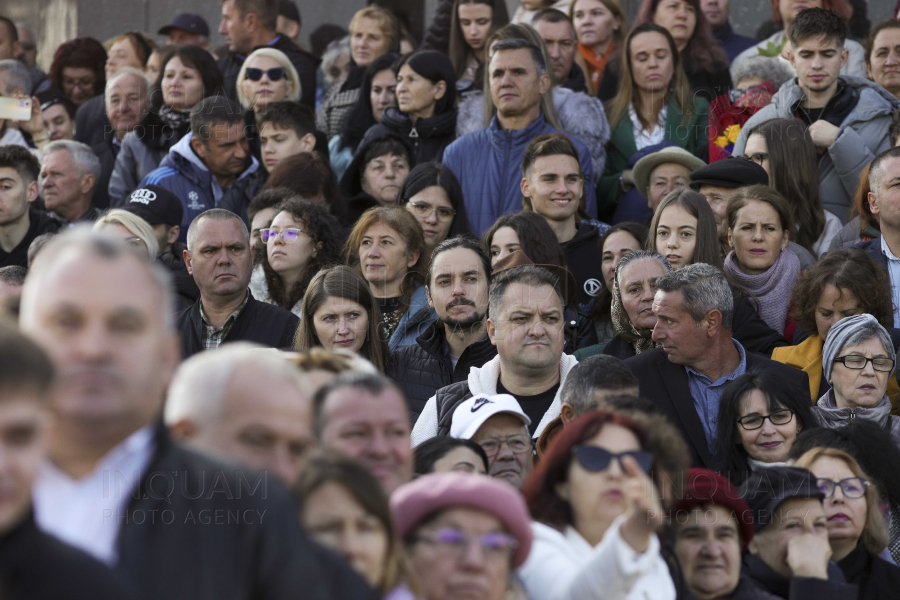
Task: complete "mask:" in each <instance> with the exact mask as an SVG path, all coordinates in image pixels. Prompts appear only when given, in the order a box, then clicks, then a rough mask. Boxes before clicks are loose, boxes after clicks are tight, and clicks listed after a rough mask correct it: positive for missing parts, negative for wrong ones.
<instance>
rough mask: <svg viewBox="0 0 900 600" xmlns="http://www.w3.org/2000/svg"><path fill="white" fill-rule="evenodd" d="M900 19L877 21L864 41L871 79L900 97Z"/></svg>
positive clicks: (867, 69) (867, 70) (867, 68)
mask: <svg viewBox="0 0 900 600" xmlns="http://www.w3.org/2000/svg"><path fill="white" fill-rule="evenodd" d="M898 48H900V21H898V20H897V19H886V20H884V21H881V22H880V23H876V24H875V26H874V27H872V29H871V31H869V36H868V37H867V38H866V40H865V42H863V50H864V51H865V53H866V72H867V73H868V74H869V79H871V80H872V81H874V82H875V83H877V84H878V85H880V86H881V87H883V88H884V89H886V90H887V91H889V92H890V93H892V94H893V95H895V96H897V97H898V98H900V52H898Z"/></svg>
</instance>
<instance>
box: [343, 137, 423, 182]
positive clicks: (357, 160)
mask: <svg viewBox="0 0 900 600" xmlns="http://www.w3.org/2000/svg"><path fill="white" fill-rule="evenodd" d="M385 138H393V139H395V140H398V141H400V143H402V144H403V145H404V146H405V147H406V150H407V152H408V153H409V157H410V163H412V161H413V160H415V152H414V151H413V147H412V143H411V142H410V139H409V138H408V137H406V136H404V135H400V134H399V133H397V132H396V131H394V130H392V129H389V128H387V127H385V126H384V125H382V124H378V125H373V126H372V127H369V130H368V131H367V132H366V135H364V136H363V139H362V141H361V142H360V143H359V146H357V148H356V154H355V155H354V156H353V161H352V162H351V163H350V166H349V167H347V170H346V171H344V176H343V177H341V189H342V190H344V194H346V195H347V197H350V198H352V197H354V196H356V195H357V194H359V192H361V191H362V169H363V166H364V165H363V160H364V159H365V157H366V151H367V150H368V149H369V146H371V145H372V144H374V143H375V142H378V141H381V140H383V139H385ZM410 168H412V165H410Z"/></svg>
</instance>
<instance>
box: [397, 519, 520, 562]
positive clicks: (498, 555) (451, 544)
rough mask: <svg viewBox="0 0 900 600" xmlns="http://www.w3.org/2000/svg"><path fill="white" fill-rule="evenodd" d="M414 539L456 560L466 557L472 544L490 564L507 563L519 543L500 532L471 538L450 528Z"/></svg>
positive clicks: (421, 534) (422, 534)
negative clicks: (436, 548) (433, 546)
mask: <svg viewBox="0 0 900 600" xmlns="http://www.w3.org/2000/svg"><path fill="white" fill-rule="evenodd" d="M415 539H416V541H420V542H426V543H429V544H433V545H435V546H437V547H438V548H439V549H440V550H441V551H443V552H445V553H447V554H449V555H450V556H452V557H453V558H455V559H457V560H458V559H460V558H462V557H463V556H465V555H466V552H468V551H469V548H471V547H472V544H478V545H479V546H481V553H482V554H483V555H484V558H485V559H486V560H488V561H492V562H501V561H502V562H505V561H508V560H509V559H510V557H511V556H512V553H513V552H514V551H515V550H516V548H518V547H519V542H517V541H516V539H515V538H514V537H513V536H511V535H509V534H508V533H503V532H502V531H491V532H489V533H485V534H482V535H480V536H478V537H476V538H472V537H470V536H469V535H467V534H466V533H465V532H463V531H460V530H459V529H454V528H452V527H446V528H444V529H439V530H437V531H434V532H432V533H420V534H419V535H417V536H416V538H415Z"/></svg>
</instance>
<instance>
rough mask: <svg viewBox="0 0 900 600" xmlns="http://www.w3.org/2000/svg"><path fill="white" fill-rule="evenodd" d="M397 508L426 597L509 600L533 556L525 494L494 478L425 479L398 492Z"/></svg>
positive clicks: (399, 532)
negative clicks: (517, 575) (511, 589)
mask: <svg viewBox="0 0 900 600" xmlns="http://www.w3.org/2000/svg"><path fill="white" fill-rule="evenodd" d="M391 510H392V512H393V515H394V523H395V525H396V534H397V537H398V538H399V539H400V540H401V541H402V543H403V546H404V549H405V550H406V555H407V557H408V561H407V563H406V564H407V566H408V568H409V571H410V573H409V578H410V579H411V580H413V581H418V582H419V583H420V584H421V587H422V593H421V598H423V600H452V599H454V598H458V597H461V596H462V595H464V596H465V597H466V598H470V599H471V600H503V598H506V597H507V593H508V592H509V587H510V581H511V579H512V574H513V572H514V571H515V569H516V568H518V567H520V566H521V565H522V563H524V562H525V559H526V558H527V557H528V555H529V552H530V551H531V545H532V537H533V536H532V533H531V528H530V522H531V519H530V518H529V517H528V510H527V509H526V507H525V503H524V502H523V500H522V497H521V496H520V495H519V493H518V492H517V491H516V490H515V489H514V488H513V487H512V486H510V485H509V484H507V483H505V482H502V481H497V480H496V479H492V478H490V477H483V476H480V475H471V474H468V473H433V474H431V475H425V476H423V477H419V478H418V479H416V480H415V481H413V482H412V483H407V484H405V485H402V486H400V487H399V488H397V490H396V491H395V492H394V493H393V494H392V496H391Z"/></svg>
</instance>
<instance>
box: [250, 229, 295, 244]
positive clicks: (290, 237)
mask: <svg viewBox="0 0 900 600" xmlns="http://www.w3.org/2000/svg"><path fill="white" fill-rule="evenodd" d="M301 233H303V231H302V230H301V229H295V228H291V229H282V230H281V231H278V230H277V229H272V228H270V227H267V228H265V229H260V230H259V239H261V240H262V241H263V242H264V243H267V244H268V243H269V242H274V241H275V238H277V237H278V236H279V235H281V239H282V240H283V241H284V243H285V244H293V243H294V242H296V241H297V238H298V237H299V236H300V234H301Z"/></svg>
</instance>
